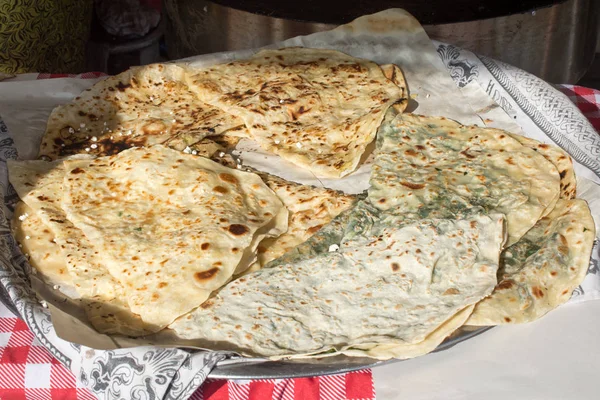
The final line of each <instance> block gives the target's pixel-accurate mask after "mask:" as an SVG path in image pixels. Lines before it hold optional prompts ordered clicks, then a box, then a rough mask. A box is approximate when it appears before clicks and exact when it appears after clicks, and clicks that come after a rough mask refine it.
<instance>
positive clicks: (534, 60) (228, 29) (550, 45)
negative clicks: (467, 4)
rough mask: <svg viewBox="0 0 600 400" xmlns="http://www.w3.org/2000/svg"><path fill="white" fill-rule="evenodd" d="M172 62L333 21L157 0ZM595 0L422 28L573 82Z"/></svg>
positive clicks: (586, 49) (586, 50) (588, 52)
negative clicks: (164, 18) (160, 3)
mask: <svg viewBox="0 0 600 400" xmlns="http://www.w3.org/2000/svg"><path fill="white" fill-rule="evenodd" d="M163 1H164V9H165V11H166V15H167V17H168V24H167V30H166V40H167V48H168V51H169V57H170V58H172V59H176V58H183V57H189V56H192V55H196V54H205V53H213V52H219V51H228V50H239V49H247V48H253V47H261V46H265V45H267V44H271V43H274V42H277V41H281V40H285V39H288V38H290V37H294V36H298V35H307V34H310V33H314V32H319V31H324V30H329V29H332V28H334V27H335V26H334V25H330V24H322V23H312V22H302V21H294V20H289V19H282V18H274V17H269V16H265V15H259V14H253V13H250V12H246V11H241V10H237V9H234V8H231V7H225V6H222V5H219V4H215V3H213V2H210V1H203V0H163ZM599 15H600V1H596V0H568V1H565V2H563V3H560V4H556V5H554V6H550V7H547V8H541V9H538V10H535V11H533V12H528V13H524V14H523V13H522V14H514V15H508V16H503V17H498V18H490V19H483V20H478V21H470V22H459V23H449V24H441V25H425V26H424V28H425V31H426V32H427V33H428V34H429V36H430V37H431V38H432V39H435V40H439V41H442V42H446V43H451V44H454V45H456V46H460V47H463V48H465V49H469V50H471V51H473V52H475V53H477V54H481V55H486V56H489V57H492V58H495V59H498V60H501V61H504V62H507V63H509V64H512V65H515V66H517V67H519V68H522V69H524V70H526V71H528V72H530V73H533V74H535V75H537V76H539V77H541V78H543V79H545V80H547V81H549V82H554V83H575V82H577V81H578V80H579V79H580V78H581V77H582V76H583V74H584V73H585V72H586V70H587V69H588V67H589V66H590V64H591V62H592V61H593V58H594V53H595V49H596V42H597V37H598V22H599Z"/></svg>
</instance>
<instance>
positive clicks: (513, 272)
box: [467, 199, 595, 325]
mask: <svg viewBox="0 0 600 400" xmlns="http://www.w3.org/2000/svg"><path fill="white" fill-rule="evenodd" d="M594 238H595V225H594V220H593V218H592V215H591V214H590V209H589V207H588V205H587V203H586V202H585V201H584V200H565V199H561V200H559V201H558V203H556V208H555V209H554V210H553V211H552V212H551V213H550V214H549V215H548V216H546V217H545V218H543V219H541V220H540V221H539V222H538V223H537V224H536V225H535V226H534V227H533V228H532V229H531V230H530V231H529V232H527V233H526V234H525V236H523V238H521V240H519V241H518V242H517V243H515V244H514V245H512V246H511V247H509V248H507V249H506V250H504V252H503V253H502V256H501V263H500V265H501V267H500V269H499V271H498V286H497V287H496V289H495V290H494V292H493V293H492V294H491V295H490V296H489V297H487V298H486V299H484V300H482V301H481V302H480V303H479V304H477V306H476V307H475V311H474V312H473V315H471V317H470V318H469V320H468V321H467V324H468V325H499V324H514V323H523V322H530V321H533V320H536V319H538V318H540V317H542V316H543V315H545V314H546V313H548V312H549V311H551V310H553V309H554V308H556V307H558V306H559V305H561V304H563V303H565V302H567V300H569V298H570V297H571V293H572V292H573V290H574V289H575V288H576V287H577V286H578V285H579V284H580V283H581V281H583V279H584V278H585V275H586V274H587V270H588V267H589V262H590V255H591V252H592V247H593V245H594Z"/></svg>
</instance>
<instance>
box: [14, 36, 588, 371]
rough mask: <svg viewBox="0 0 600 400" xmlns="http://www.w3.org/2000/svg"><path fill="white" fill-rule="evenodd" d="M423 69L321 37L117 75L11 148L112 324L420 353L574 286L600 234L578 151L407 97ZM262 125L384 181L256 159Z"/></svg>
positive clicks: (129, 329) (60, 284)
mask: <svg viewBox="0 0 600 400" xmlns="http://www.w3.org/2000/svg"><path fill="white" fill-rule="evenodd" d="M408 85H410V82H406V81H405V79H404V76H403V74H402V65H399V66H397V65H389V64H388V65H381V66H380V65H378V64H376V63H374V62H372V61H368V60H364V59H358V58H355V57H352V56H349V55H347V54H344V53H341V52H338V51H333V50H327V49H311V48H300V47H294V48H283V49H279V50H264V51H261V52H258V53H256V54H255V55H253V56H251V57H249V58H246V59H243V60H236V61H231V62H228V63H224V64H218V65H213V66H209V67H193V66H190V65H187V64H183V63H181V64H155V65H149V66H144V67H137V68H134V69H131V70H129V71H126V72H124V73H122V74H120V75H117V76H114V77H109V78H107V79H106V80H104V81H101V82H99V83H97V84H96V85H94V86H93V87H92V88H90V89H88V90H86V91H84V92H83V93H82V94H81V95H80V96H79V97H77V98H76V99H74V100H73V101H72V102H71V103H69V104H66V105H61V106H59V107H57V108H56V109H55V110H54V111H53V112H52V114H51V116H50V119H49V121H48V124H47V128H46V132H45V134H44V136H43V138H42V140H41V144H40V150H39V154H38V160H29V161H11V162H9V164H8V168H9V178H10V182H11V183H12V185H13V186H14V188H15V190H16V192H17V194H18V196H19V198H20V200H21V202H20V203H19V204H18V205H17V208H16V209H15V214H14V218H13V220H12V228H13V233H14V235H15V237H16V239H17V240H18V242H19V243H20V245H21V249H22V251H23V252H24V253H26V254H28V256H29V261H30V263H31V264H32V266H33V267H35V268H36V270H37V271H38V276H39V277H40V278H41V279H42V280H43V281H44V282H45V284H46V285H48V286H49V287H53V288H55V289H56V290H58V291H60V292H61V293H62V295H64V296H67V297H68V298H70V299H72V300H73V301H75V302H77V303H78V304H79V306H80V307H81V308H82V309H83V310H84V312H85V316H86V318H87V321H86V322H87V323H89V324H90V326H92V327H93V328H94V329H95V330H96V331H97V332H100V333H103V334H107V335H121V336H127V337H139V338H146V337H152V336H153V335H157V334H160V333H165V332H166V333H168V334H169V335H171V336H174V337H177V338H178V339H181V340H182V341H185V343H186V345H193V346H197V347H202V348H205V349H210V350H229V351H235V352H237V353H239V354H241V355H243V356H251V357H265V358H270V359H273V360H279V359H288V358H322V357H328V356H335V355H341V354H343V355H345V356H348V357H355V356H356V357H370V358H373V359H379V360H384V359H390V358H400V359H405V358H412V357H417V356H420V355H423V354H426V353H429V352H431V351H433V350H435V349H436V347H438V346H439V345H440V344H441V343H442V342H443V341H444V340H445V339H446V338H447V337H448V336H450V335H451V334H453V333H454V332H455V331H456V330H457V329H459V328H461V327H463V326H465V325H468V326H491V325H498V324H510V323H523V322H529V321H533V320H535V319H538V318H540V317H542V316H543V315H545V314H546V313H548V312H550V311H551V310H552V309H554V308H556V307H557V306H559V305H560V304H563V303H565V302H566V301H567V300H568V299H569V297H570V295H571V293H572V291H573V290H574V289H575V287H576V286H577V285H578V284H579V283H580V282H581V281H582V280H583V278H584V276H585V274H586V272H587V268H588V265H589V259H590V254H591V250H592V245H593V242H594V238H595V225H594V221H593V219H592V216H591V213H590V210H589V208H588V205H587V203H586V202H585V201H584V200H581V199H576V198H575V194H576V180H575V174H574V171H573V165H572V161H571V159H570V157H569V156H568V154H566V153H565V152H564V151H563V150H561V149H560V148H557V147H554V146H551V145H546V144H542V143H540V142H537V141H535V140H533V139H530V138H526V137H523V136H519V135H516V134H513V133H509V132H505V131H502V130H499V129H492V128H485V127H480V126H474V125H473V126H465V125H461V124H459V123H458V122H455V121H453V120H450V119H448V118H444V117H432V116H424V115H418V114H415V113H409V112H406V110H407V105H408V103H409V98H410V97H409V93H408ZM240 140H245V141H251V142H254V143H256V144H257V145H259V146H260V148H261V149H262V150H263V151H266V152H269V153H271V154H276V155H278V156H279V157H280V158H281V159H282V160H284V161H288V162H290V163H291V164H289V165H290V168H298V169H300V170H304V171H308V172H310V173H311V174H312V175H314V176H315V177H316V178H317V179H318V178H327V179H342V178H343V177H345V176H349V175H351V174H352V173H353V172H354V171H356V170H357V168H359V167H360V166H361V165H368V166H370V179H369V185H368V189H367V190H366V191H365V192H364V193H361V194H358V195H357V194H350V193H344V192H343V191H339V190H333V189H329V188H327V187H316V186H311V185H306V184H303V183H302V182H293V181H289V180H286V179H284V178H282V177H280V176H276V175H274V174H271V173H267V172H264V171H261V170H259V169H256V168H250V167H248V166H246V165H244V164H243V161H242V160H240V159H237V158H236V152H235V148H236V145H237V144H238V142H239V141H240ZM372 143H373V144H374V146H369V145H370V144H372ZM371 152H372V153H371Z"/></svg>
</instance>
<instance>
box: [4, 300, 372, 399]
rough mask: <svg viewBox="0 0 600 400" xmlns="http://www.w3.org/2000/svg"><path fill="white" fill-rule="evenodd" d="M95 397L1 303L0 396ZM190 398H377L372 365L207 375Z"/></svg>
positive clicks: (30, 397) (5, 397) (18, 397)
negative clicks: (308, 372)
mask: <svg viewBox="0 0 600 400" xmlns="http://www.w3.org/2000/svg"><path fill="white" fill-rule="evenodd" d="M50 399H52V400H95V397H94V395H92V394H91V393H90V392H89V391H88V390H87V389H86V388H83V387H78V386H77V382H76V379H75V376H74V375H73V373H72V372H71V371H70V370H68V369H67V368H65V367H64V366H63V365H62V364H60V363H59V362H58V361H57V360H56V359H55V358H53V357H52V355H51V354H50V353H49V352H48V351H47V350H46V348H45V347H44V346H43V345H42V344H40V343H39V342H38V341H37V340H36V339H35V338H34V337H33V334H32V333H31V332H30V331H29V329H28V328H27V325H26V324H25V322H23V321H22V320H20V319H18V318H17V317H15V316H14V315H13V314H12V313H11V312H10V311H9V310H8V309H7V308H6V307H5V306H4V305H3V304H2V303H0V400H50ZM191 400H375V388H374V385H373V376H372V375H371V371H370V370H362V371H356V372H351V373H348V374H341V375H330V376H321V377H315V378H299V379H261V380H252V381H239V380H238V381H226V380H217V379H208V380H207V381H206V382H205V383H204V385H202V386H201V387H200V388H199V389H198V390H197V391H196V392H195V393H194V394H193V395H192V397H191Z"/></svg>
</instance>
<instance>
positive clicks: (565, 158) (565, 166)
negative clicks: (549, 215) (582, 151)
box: [510, 134, 577, 212]
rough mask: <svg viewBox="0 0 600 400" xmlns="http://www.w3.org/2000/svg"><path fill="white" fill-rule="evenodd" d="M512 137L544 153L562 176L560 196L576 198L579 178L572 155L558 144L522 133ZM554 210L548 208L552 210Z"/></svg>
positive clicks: (568, 198)
mask: <svg viewBox="0 0 600 400" xmlns="http://www.w3.org/2000/svg"><path fill="white" fill-rule="evenodd" d="M510 136H511V137H513V138H514V139H516V140H517V141H519V143H521V144H522V145H523V146H526V147H529V148H530V149H533V150H535V151H537V152H538V153H540V154H541V155H543V156H544V157H545V158H546V159H547V160H548V161H550V162H551V163H552V164H554V166H555V167H556V169H557V170H558V175H559V176H560V198H561V199H567V200H570V199H574V198H575V195H576V193H577V179H576V177H575V170H574V169H573V160H572V159H571V156H569V154H568V153H567V152H566V151H564V150H563V149H561V148H560V147H558V146H553V145H551V144H546V143H541V142H538V141H537V140H535V139H531V138H528V137H525V136H521V135H515V134H511V135H510ZM550 211H552V210H548V212H550Z"/></svg>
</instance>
